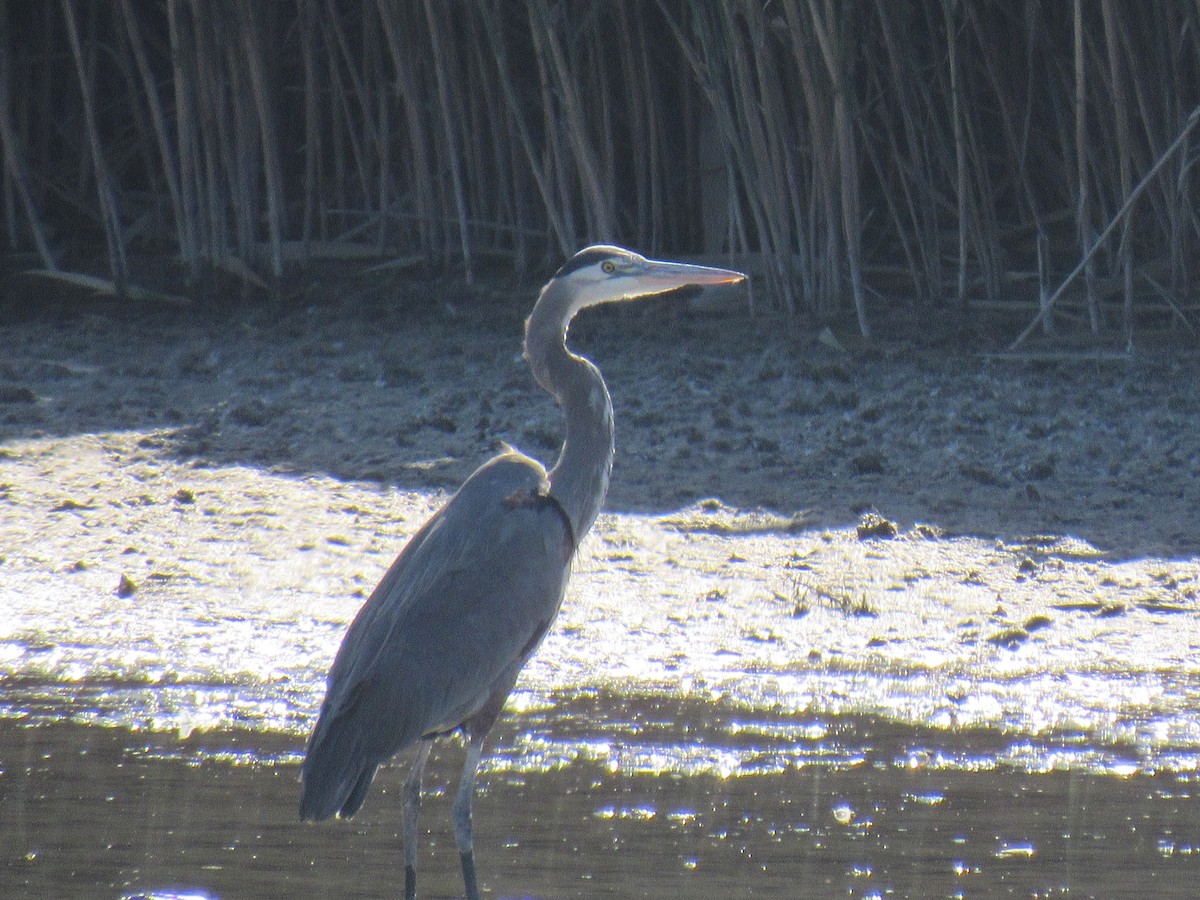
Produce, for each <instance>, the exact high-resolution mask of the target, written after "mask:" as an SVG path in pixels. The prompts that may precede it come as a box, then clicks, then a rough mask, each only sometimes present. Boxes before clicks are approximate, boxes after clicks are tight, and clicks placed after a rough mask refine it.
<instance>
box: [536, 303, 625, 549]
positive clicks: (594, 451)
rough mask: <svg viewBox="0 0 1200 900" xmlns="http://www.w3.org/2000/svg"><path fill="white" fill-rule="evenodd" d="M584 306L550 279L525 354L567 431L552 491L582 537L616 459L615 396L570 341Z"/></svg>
mask: <svg viewBox="0 0 1200 900" xmlns="http://www.w3.org/2000/svg"><path fill="white" fill-rule="evenodd" d="M578 311H579V307H578V305H576V303H575V302H574V300H573V298H572V297H571V295H570V292H568V291H564V290H563V289H562V286H561V284H559V283H558V282H555V281H551V282H550V283H549V284H548V285H546V287H545V288H544V289H543V290H542V294H541V296H540V297H538V302H537V304H536V305H535V306H534V307H533V312H532V313H530V315H529V319H528V320H527V321H526V323H525V358H526V359H527V360H528V361H529V366H530V368H532V369H533V377H534V378H536V379H537V382H538V384H540V385H541V386H542V387H543V388H545V389H546V391H548V392H549V393H550V394H551V395H552V396H553V397H554V399H555V401H556V402H557V403H558V405H559V408H561V409H562V411H563V416H564V417H565V418H566V436H565V439H564V440H563V446H562V450H561V452H560V453H559V455H558V462H556V463H555V464H554V468H553V469H551V470H550V475H549V478H550V492H551V493H552V494H553V495H554V497H555V499H557V500H558V502H559V504H560V505H561V506H562V508H563V510H564V511H565V512H566V514H567V516H568V517H569V518H570V520H571V524H572V526H573V527H574V529H575V540H576V542H579V541H581V540H583V536H584V535H585V534H587V532H588V530H589V529H590V528H591V527H592V523H593V522H595V521H596V516H598V515H599V514H600V507H601V506H602V505H603V504H604V497H605V495H606V494H607V493H608V479H609V474H610V473H611V472H612V462H613V416H612V400H611V399H610V398H609V396H608V388H607V387H605V385H604V379H603V378H601V377H600V370H599V369H597V368H596V367H595V366H594V365H592V364H591V363H590V362H588V361H587V360H586V359H584V358H583V357H581V356H576V355H575V354H574V353H572V352H571V351H570V350H568V349H567V346H566V337H567V326H568V325H570V323H571V319H572V317H574V315H575V313H576V312H578Z"/></svg>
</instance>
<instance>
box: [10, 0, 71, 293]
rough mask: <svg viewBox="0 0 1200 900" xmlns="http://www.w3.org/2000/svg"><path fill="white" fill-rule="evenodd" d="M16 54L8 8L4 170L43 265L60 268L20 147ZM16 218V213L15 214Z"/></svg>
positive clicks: (13, 232)
mask: <svg viewBox="0 0 1200 900" xmlns="http://www.w3.org/2000/svg"><path fill="white" fill-rule="evenodd" d="M12 69H13V66H12V56H11V51H10V48H9V35H8V11H7V10H0V148H2V149H3V152H4V171H5V174H6V175H7V176H8V178H9V179H10V180H11V182H12V185H13V188H14V190H15V191H16V193H17V198H18V200H19V201H20V204H21V209H22V210H23V211H24V213H25V224H26V226H27V227H28V228H29V233H30V235H31V236H32V237H33V243H34V247H35V248H36V249H37V254H38V257H39V258H40V259H41V260H42V265H43V266H45V268H46V269H47V270H48V271H50V272H57V271H59V265H58V260H57V259H56V258H55V256H54V252H53V251H52V250H51V249H50V242H49V241H48V240H47V238H46V229H45V226H44V225H43V224H42V217H41V214H40V213H39V211H38V208H37V202H36V201H35V200H34V198H33V190H32V188H31V187H30V177H29V171H28V168H27V166H26V162H25V154H23V153H21V151H20V147H21V144H20V141H19V138H18V136H17V130H16V128H15V127H14V125H13V118H12V113H13V108H12V100H13V98H12V91H11V90H10V85H11V84H12ZM13 218H15V217H13ZM14 226H15V222H14V223H12V224H10V226H9V227H10V232H9V236H8V237H9V244H10V246H12V244H14V243H15V242H16V238H17V235H16V229H15V227H14Z"/></svg>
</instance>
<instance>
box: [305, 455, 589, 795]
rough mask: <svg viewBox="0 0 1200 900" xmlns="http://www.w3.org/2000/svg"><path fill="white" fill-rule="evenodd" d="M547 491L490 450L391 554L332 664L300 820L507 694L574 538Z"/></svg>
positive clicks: (526, 464)
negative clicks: (412, 746)
mask: <svg viewBox="0 0 1200 900" xmlns="http://www.w3.org/2000/svg"><path fill="white" fill-rule="evenodd" d="M547 490H548V487H547V484H546V476H545V470H544V469H542V467H541V466H540V465H539V464H538V463H536V462H534V461H533V460H531V459H529V458H528V457H524V456H521V455H520V454H516V453H509V454H505V455H503V456H499V457H497V458H495V459H493V460H492V461H491V462H489V463H487V464H485V465H484V466H482V467H481V468H480V469H479V470H478V471H476V472H475V474H474V475H472V476H471V477H470V478H469V479H467V481H466V482H465V483H464V484H463V486H462V487H461V488H460V489H459V491H458V493H456V494H455V495H454V496H453V497H452V498H451V499H450V500H449V502H447V504H446V505H445V506H444V507H443V508H442V509H441V510H440V511H439V512H438V513H437V514H436V515H435V516H434V517H433V518H431V519H430V520H429V521H428V522H427V523H426V524H425V526H424V527H423V528H422V529H421V530H420V531H419V532H417V534H416V535H414V536H413V538H412V539H411V540H410V541H409V543H408V544H407V545H406V546H405V548H404V550H403V551H402V552H401V553H400V555H399V556H398V557H397V558H396V561H395V562H394V563H393V564H392V566H391V568H390V569H389V570H388V572H387V574H386V575H385V576H384V577H383V580H382V581H380V583H379V585H378V587H376V588H375V591H374V592H373V593H372V594H371V596H370V598H369V599H368V600H367V602H366V603H365V604H364V605H363V607H362V609H361V610H359V613H358V615H357V616H356V617H355V620H354V622H353V623H352V624H351V626H350V629H349V631H347V633H346V637H345V639H344V640H343V642H342V646H341V649H339V650H338V654H337V658H336V659H335V660H334V664H333V668H332V669H331V670H330V673H329V682H328V687H327V691H326V696H325V702H324V703H323V704H322V707H321V714H320V718H319V719H318V722H317V726H316V728H315V729H314V731H313V734H312V737H311V738H310V740H309V745H308V750H307V753H306V755H305V760H304V768H303V773H302V777H303V780H304V792H303V797H302V799H301V815H302V816H303V817H304V818H317V819H321V818H326V817H328V816H330V815H333V813H334V812H337V811H339V810H341V811H342V813H343V814H344V815H347V816H349V815H353V813H354V811H355V810H356V809H357V808H358V805H359V804H361V802H362V799H363V797H364V796H365V794H366V790H367V788H368V787H369V786H370V781H371V777H372V776H373V774H374V771H375V768H376V766H378V765H379V763H381V762H383V761H384V760H386V759H387V758H388V757H389V756H391V755H392V754H393V753H396V752H398V751H399V750H401V749H403V748H404V747H405V746H407V745H408V744H411V743H412V742H413V741H415V740H418V739H419V738H421V737H422V736H425V735H430V734H437V733H440V732H444V731H449V730H452V729H454V728H456V727H458V726H459V725H460V724H462V723H463V722H464V721H465V720H467V719H469V718H470V717H471V716H472V715H474V714H475V713H477V712H478V711H479V710H480V709H481V708H483V707H484V705H485V704H487V702H488V700H489V699H490V698H492V696H493V694H495V693H496V692H497V691H498V690H503V692H504V693H505V694H507V692H508V690H509V689H510V687H511V684H512V681H513V679H515V678H516V674H517V672H518V671H519V670H520V668H521V666H522V665H524V663H525V661H526V660H527V659H528V658H529V656H530V655H531V654H532V653H533V650H534V649H535V648H536V647H537V645H538V643H539V642H540V641H541V638H542V636H543V635H544V634H545V633H546V630H547V629H548V628H549V626H550V623H551V622H552V621H553V619H554V617H555V615H556V614H557V612H558V607H559V604H560V603H561V602H562V596H563V592H564V590H565V588H566V583H567V576H568V574H569V572H570V562H571V557H572V555H573V553H574V549H575V548H574V540H573V536H572V535H571V532H570V524H569V522H568V520H567V519H566V516H565V515H564V514H563V513H562V510H561V509H560V508H559V507H558V505H557V502H556V501H554V500H553V499H552V498H550V497H549V496H548V494H547ZM500 699H501V701H502V699H503V698H500Z"/></svg>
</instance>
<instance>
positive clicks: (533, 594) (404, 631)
mask: <svg viewBox="0 0 1200 900" xmlns="http://www.w3.org/2000/svg"><path fill="white" fill-rule="evenodd" d="M743 277H744V276H741V275H740V274H739V273H736V272H729V271H726V270H723V269H708V268H704V267H700V266H681V265H678V264H674V263H658V262H653V261H649V260H646V259H643V258H642V257H640V256H638V255H637V254H634V253H630V252H629V251H627V250H621V249H619V248H615V247H589V248H588V249H586V250H582V251H580V252H579V253H578V254H576V255H575V257H573V258H572V259H571V260H570V261H568V262H567V263H566V264H565V265H564V266H563V267H562V268H561V269H560V270H559V271H558V273H556V275H555V277H554V278H553V279H551V280H550V282H549V283H548V284H547V285H546V287H545V288H544V289H543V290H542V293H541V295H540V296H539V298H538V302H537V304H536V305H535V306H534V309H533V312H532V313H531V314H530V317H529V320H528V322H527V323H526V334H525V356H526V358H527V359H528V360H529V364H530V366H531V368H532V369H533V373H534V376H535V377H536V378H537V380H538V382H539V384H541V385H542V387H544V388H545V389H546V390H547V391H549V392H550V393H551V394H552V395H554V398H555V400H556V401H557V402H558V404H559V406H560V407H561V408H562V410H563V413H564V416H565V418H566V435H565V440H564V443H563V448H562V451H561V453H560V455H559V459H558V462H557V463H556V464H555V466H554V468H553V469H552V470H551V471H550V472H548V473H547V472H546V471H545V469H544V468H543V467H542V465H541V464H540V463H538V462H537V461H536V460H533V459H530V458H529V457H527V456H525V455H523V454H521V453H518V452H516V451H514V450H509V451H507V452H505V453H502V454H501V455H499V456H497V457H495V458H494V459H492V460H491V461H489V462H487V463H486V464H484V465H483V466H481V467H480V468H479V469H478V470H477V471H476V472H475V473H474V474H473V475H471V477H470V478H468V479H467V481H466V482H464V483H463V485H462V487H461V488H459V490H458V492H457V493H456V494H455V495H454V496H453V497H452V498H451V499H450V500H449V501H448V502H447V503H446V505H445V506H444V507H442V509H441V510H440V511H439V512H438V513H437V514H435V515H434V516H433V518H431V519H430V520H429V521H428V522H427V523H426V524H425V525H424V527H422V528H421V530H420V531H418V532H417V533H416V534H415V535H414V536H413V537H412V539H411V540H410V541H409V543H408V544H407V545H406V546H405V548H404V549H403V551H401V553H400V555H399V556H398V557H397V558H396V561H395V562H394V563H393V564H392V566H391V568H390V569H389V570H388V572H387V574H386V575H384V577H383V580H382V581H380V583H379V585H378V586H377V587H376V588H375V590H374V592H373V593H372V594H371V596H370V598H369V599H368V600H367V602H366V603H365V604H364V605H363V607H362V609H361V610H360V611H359V613H358V616H357V617H356V618H355V620H354V622H353V623H352V624H351V626H350V629H349V631H348V632H347V633H346V637H345V639H344V640H343V642H342V646H341V648H340V649H339V651H338V654H337V658H336V659H335V660H334V663H333V668H332V669H331V670H330V673H329V679H328V686H327V691H326V696H325V701H324V703H323V704H322V706H321V714H320V718H319V719H318V722H317V725H316V728H315V729H314V730H313V733H312V737H311V738H310V739H309V743H308V750H307V752H306V755H305V760H304V766H303V769H302V774H301V777H302V779H303V782H304V788H303V793H302V796H301V800H300V815H301V817H303V818H306V819H325V818H328V817H330V816H332V815H334V814H335V813H340V814H341V815H342V816H345V817H349V816H352V815H354V813H355V812H356V811H357V810H358V808H359V807H360V806H361V805H362V802H363V799H364V798H365V797H366V794H367V790H368V788H369V787H370V785H371V779H372V778H373V777H374V774H375V770H376V768H377V767H378V766H379V765H380V764H381V763H383V762H385V761H386V760H387V759H388V758H389V757H391V756H392V755H393V754H395V753H398V752H399V751H401V750H403V749H404V748H406V747H408V746H409V745H411V744H414V743H417V742H421V749H420V750H419V751H418V755H417V759H416V762H415V763H414V766H413V771H412V774H411V775H410V776H409V780H408V782H407V784H406V788H405V817H404V818H405V862H406V867H405V871H406V879H405V880H406V896H407V897H409V898H410V900H411V898H412V897H413V896H415V890H416V888H415V877H416V876H415V842H416V813H417V807H418V806H419V803H420V778H421V770H422V767H423V766H424V763H425V759H426V757H427V756H428V752H429V739H432V738H434V737H437V736H438V735H442V734H446V733H448V732H452V731H456V730H460V729H461V730H462V732H463V734H464V737H465V738H466V741H467V759H466V762H465V764H464V768H463V779H462V782H461V784H460V789H459V793H458V797H457V800H456V802H455V825H456V836H457V838H458V843H459V850H460V853H461V855H462V863H463V875H464V879H465V881H466V884H467V896H468V900H476V898H477V897H478V888H477V887H476V884H475V871H474V862H473V857H472V838H471V796H472V793H473V779H474V775H475V769H476V767H477V765H478V762H479V758H480V755H481V753H482V745H483V740H484V738H485V737H486V736H487V733H488V731H489V730H490V729H491V727H492V725H493V723H494V722H495V720H496V718H497V716H498V715H499V714H500V711H501V709H502V708H503V706H504V702H505V699H506V698H507V697H508V694H509V692H510V691H511V690H512V687H513V685H514V684H515V683H516V679H517V676H518V674H519V673H520V671H521V668H522V667H523V666H524V665H525V663H526V661H527V660H528V659H529V657H530V656H531V655H532V654H533V652H534V650H535V649H537V646H538V644H539V643H540V642H541V640H542V638H543V637H544V636H545V634H546V631H547V630H548V629H549V627H550V625H551V623H552V622H553V621H554V617H555V616H556V615H557V614H558V608H559V606H560V604H561V603H562V598H563V593H564V591H565V590H566V585H567V579H568V576H569V574H570V569H571V560H572V558H573V557H574V554H575V549H576V547H577V546H578V542H579V541H580V540H582V538H583V536H584V535H585V534H586V533H587V532H588V530H589V529H590V528H591V527H592V523H593V522H594V521H595V519H596V516H597V515H598V514H599V512H600V507H601V505H602V504H603V502H604V497H605V494H606V492H607V490H608V481H609V473H610V471H611V469H612V459H613V419H612V404H611V401H610V400H609V396H608V390H607V389H606V387H605V385H604V380H603V379H602V378H601V377H600V372H599V371H598V370H597V369H596V367H595V366H593V365H592V364H591V363H590V362H588V361H587V360H585V359H582V358H581V357H578V356H575V355H574V354H572V353H571V352H570V351H568V350H567V348H566V345H565V338H566V332H567V327H568V325H569V324H570V321H571V318H572V317H573V316H574V315H575V313H576V312H578V311H579V310H580V309H582V308H584V307H586V306H591V305H595V304H598V303H604V302H610V301H615V300H627V299H635V298H637V297H639V296H646V295H649V294H655V293H662V292H664V291H667V290H671V289H673V288H677V287H683V286H685V285H693V284H722V283H730V282H733V281H738V280H741V279H742V278H743Z"/></svg>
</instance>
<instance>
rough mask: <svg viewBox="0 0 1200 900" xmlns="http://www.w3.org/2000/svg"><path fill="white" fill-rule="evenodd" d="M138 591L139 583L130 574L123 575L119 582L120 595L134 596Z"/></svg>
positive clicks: (118, 594) (118, 593)
mask: <svg viewBox="0 0 1200 900" xmlns="http://www.w3.org/2000/svg"><path fill="white" fill-rule="evenodd" d="M136 591H137V584H136V583H135V582H134V580H133V579H132V578H130V577H129V576H128V575H122V576H121V580H120V581H119V582H117V596H118V597H132V596H133V595H134V593H135V592H136Z"/></svg>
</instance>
